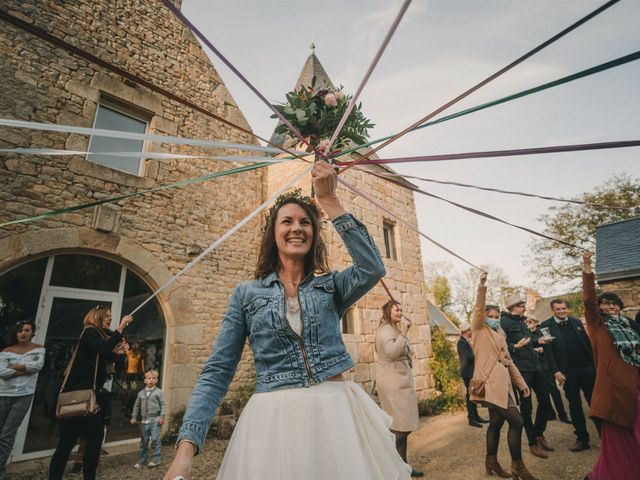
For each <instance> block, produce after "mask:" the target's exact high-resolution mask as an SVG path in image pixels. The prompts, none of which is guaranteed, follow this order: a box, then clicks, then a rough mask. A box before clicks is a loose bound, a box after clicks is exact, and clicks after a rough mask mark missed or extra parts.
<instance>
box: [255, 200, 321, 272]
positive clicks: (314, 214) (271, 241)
mask: <svg viewBox="0 0 640 480" xmlns="http://www.w3.org/2000/svg"><path fill="white" fill-rule="evenodd" d="M290 203H294V204H296V205H299V206H300V207H301V208H302V209H303V210H304V211H305V213H306V214H307V215H308V216H309V218H310V220H311V227H312V229H313V240H312V242H311V248H310V249H309V252H308V253H307V255H306V256H305V258H304V273H305V275H308V274H309V273H311V272H314V273H321V272H328V271H329V261H328V260H327V247H326V245H325V243H324V239H323V238H322V224H321V223H320V220H319V211H318V207H316V206H315V205H314V204H312V203H310V202H309V201H308V197H302V195H301V194H300V190H294V191H293V192H290V193H287V194H284V195H281V196H280V197H278V200H276V203H275V205H274V206H273V207H271V210H270V211H269V214H268V216H267V223H266V225H265V228H264V233H263V235H262V242H261V244H260V253H259V255H258V263H257V265H256V271H255V278H264V277H266V276H267V275H269V274H270V273H273V272H277V271H278V269H279V268H280V255H278V246H277V245H276V237H275V224H276V219H277V218H278V212H279V211H280V209H281V208H282V207H283V206H285V205H287V204H290Z"/></svg>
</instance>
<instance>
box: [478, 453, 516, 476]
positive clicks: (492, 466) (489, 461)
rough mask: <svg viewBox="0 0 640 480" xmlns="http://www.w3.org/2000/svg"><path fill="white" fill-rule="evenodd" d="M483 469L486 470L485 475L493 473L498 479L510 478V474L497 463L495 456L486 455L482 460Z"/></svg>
mask: <svg viewBox="0 0 640 480" xmlns="http://www.w3.org/2000/svg"><path fill="white" fill-rule="evenodd" d="M484 467H485V468H486V469H487V475H493V474H494V473H495V474H496V475H497V476H498V477H500V478H510V477H511V474H510V473H507V472H505V471H504V470H503V469H502V467H501V466H500V464H499V463H498V457H497V456H495V455H487V456H486V457H485V459H484Z"/></svg>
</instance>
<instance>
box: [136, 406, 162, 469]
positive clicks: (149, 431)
mask: <svg viewBox="0 0 640 480" xmlns="http://www.w3.org/2000/svg"><path fill="white" fill-rule="evenodd" d="M149 420H150V421H149V423H142V422H140V433H141V436H142V438H140V452H139V453H138V463H140V464H141V465H145V464H146V463H147V461H148V449H149V441H151V449H152V454H151V455H152V457H153V458H152V460H153V462H154V463H160V460H162V450H161V445H160V423H158V422H159V420H160V417H157V418H151V419H149Z"/></svg>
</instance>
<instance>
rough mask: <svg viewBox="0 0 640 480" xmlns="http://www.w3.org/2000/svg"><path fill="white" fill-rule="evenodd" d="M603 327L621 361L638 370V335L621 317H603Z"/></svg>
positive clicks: (639, 338)
mask: <svg viewBox="0 0 640 480" xmlns="http://www.w3.org/2000/svg"><path fill="white" fill-rule="evenodd" d="M603 319H604V325H605V327H607V332H609V336H610V337H611V340H613V344H614V345H615V347H616V348H617V349H618V352H619V353H620V356H621V357H622V360H624V361H625V362H627V363H628V364H629V365H633V366H634V367H638V368H640V334H638V332H636V331H635V330H634V329H633V328H632V327H631V325H630V324H629V320H627V319H626V318H625V317H623V316H622V315H620V316H613V315H606V314H604V315H603Z"/></svg>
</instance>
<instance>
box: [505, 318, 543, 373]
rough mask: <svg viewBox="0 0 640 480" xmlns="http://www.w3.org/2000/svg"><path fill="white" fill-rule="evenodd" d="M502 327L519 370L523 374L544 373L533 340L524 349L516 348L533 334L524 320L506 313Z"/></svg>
mask: <svg viewBox="0 0 640 480" xmlns="http://www.w3.org/2000/svg"><path fill="white" fill-rule="evenodd" d="M500 326H501V327H502V330H504V333H505V334H506V335H507V346H508V347H509V353H510V354H511V358H512V359H513V363H515V364H516V367H518V370H520V371H521V372H542V371H543V370H542V364H541V363H540V359H539V358H538V354H537V353H536V352H535V351H534V350H533V348H534V346H536V345H535V344H534V342H533V340H532V341H530V342H529V343H528V344H526V345H525V346H524V347H522V348H514V345H515V344H516V343H518V342H519V341H520V340H521V339H523V338H528V337H530V335H529V334H530V333H531V332H530V331H529V329H528V328H527V326H526V325H525V324H524V318H523V317H519V316H515V315H511V314H510V313H506V312H505V313H503V314H502V316H501V317H500Z"/></svg>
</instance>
